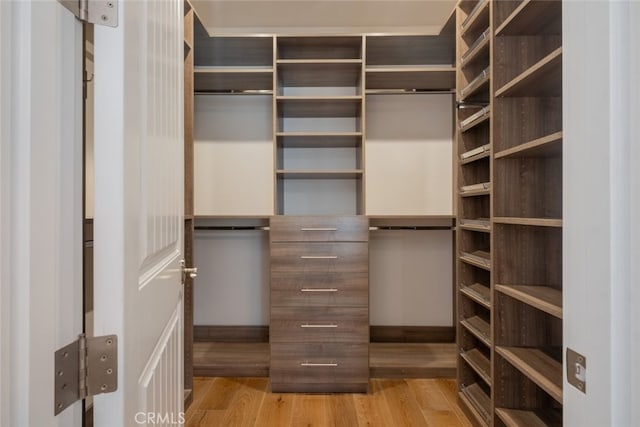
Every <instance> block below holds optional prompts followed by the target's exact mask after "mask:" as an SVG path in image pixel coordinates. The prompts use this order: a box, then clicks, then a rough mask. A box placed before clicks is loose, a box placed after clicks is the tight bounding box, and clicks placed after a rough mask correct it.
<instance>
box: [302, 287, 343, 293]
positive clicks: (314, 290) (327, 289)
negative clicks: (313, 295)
mask: <svg viewBox="0 0 640 427" xmlns="http://www.w3.org/2000/svg"><path fill="white" fill-rule="evenodd" d="M300 292H338V289H337V288H302V289H300Z"/></svg>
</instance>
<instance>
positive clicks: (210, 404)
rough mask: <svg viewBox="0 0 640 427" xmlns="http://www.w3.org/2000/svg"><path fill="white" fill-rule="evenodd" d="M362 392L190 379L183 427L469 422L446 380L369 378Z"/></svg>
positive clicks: (407, 426) (410, 426)
mask: <svg viewBox="0 0 640 427" xmlns="http://www.w3.org/2000/svg"><path fill="white" fill-rule="evenodd" d="M369 389H370V390H369V393H368V394H293V393H282V394H281V393H271V392H269V379H268V378H257V377H244V378H222V377H217V378H210V377H207V378H202V377H196V378H195V379H194V401H193V403H192V405H191V407H190V408H189V410H188V411H187V413H186V420H187V422H186V426H187V427H192V426H220V427H223V426H224V427H226V426H255V427H289V426H291V427H312V426H313V427H316V426H317V427H323V426H344V427H356V426H380V427H416V426H429V427H448V426H465V427H466V426H471V424H470V423H469V421H468V419H467V418H466V417H465V415H464V414H463V412H462V410H461V409H460V407H459V406H458V405H457V402H456V386H455V381H454V380H450V379H407V380H403V379H372V380H370V382H369Z"/></svg>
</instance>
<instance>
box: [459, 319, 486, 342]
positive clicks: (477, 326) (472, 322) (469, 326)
mask: <svg viewBox="0 0 640 427" xmlns="http://www.w3.org/2000/svg"><path fill="white" fill-rule="evenodd" d="M460 324H461V325H462V326H464V328H465V329H466V330H468V331H469V332H470V333H471V334H472V335H473V336H475V337H476V338H478V339H479V340H480V341H481V342H482V343H483V344H484V345H486V346H487V347H491V326H490V325H489V323H487V322H486V321H484V320H483V319H482V318H481V317H478V316H473V317H470V318H468V319H463V320H461V321H460Z"/></svg>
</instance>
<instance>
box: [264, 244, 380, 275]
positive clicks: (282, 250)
mask: <svg viewBox="0 0 640 427" xmlns="http://www.w3.org/2000/svg"><path fill="white" fill-rule="evenodd" d="M271 271H272V272H274V271H279V272H296V273H322V274H329V273H337V272H355V271H358V272H366V271H369V249H368V244H367V243H272V244H271Z"/></svg>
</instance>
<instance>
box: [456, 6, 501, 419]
mask: <svg viewBox="0 0 640 427" xmlns="http://www.w3.org/2000/svg"><path fill="white" fill-rule="evenodd" d="M490 6H491V4H490V2H489V1H488V0H479V1H468V0H463V1H460V2H459V3H458V6H457V22H456V28H457V34H458V36H457V37H456V38H457V46H456V59H457V64H458V73H457V105H458V112H457V119H458V133H457V162H458V168H457V170H458V176H457V183H458V221H457V225H458V233H457V250H458V257H457V261H456V262H457V282H458V283H457V295H456V296H457V309H458V310H457V319H458V324H457V334H458V336H457V342H458V351H459V354H458V389H459V397H460V402H461V403H462V406H463V408H464V409H465V410H466V412H467V414H468V415H470V416H471V417H472V418H473V419H474V420H475V422H476V423H477V424H479V425H486V426H489V425H491V424H492V404H491V398H492V386H493V381H492V372H491V361H492V359H493V357H492V344H493V340H492V334H491V321H492V301H491V298H490V295H491V252H492V251H491V225H490V216H491V192H492V188H491V162H490V153H491V143H490V123H491V105H490V98H491V92H490V88H491V67H490V49H491V26H490V8H491V7H490Z"/></svg>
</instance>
